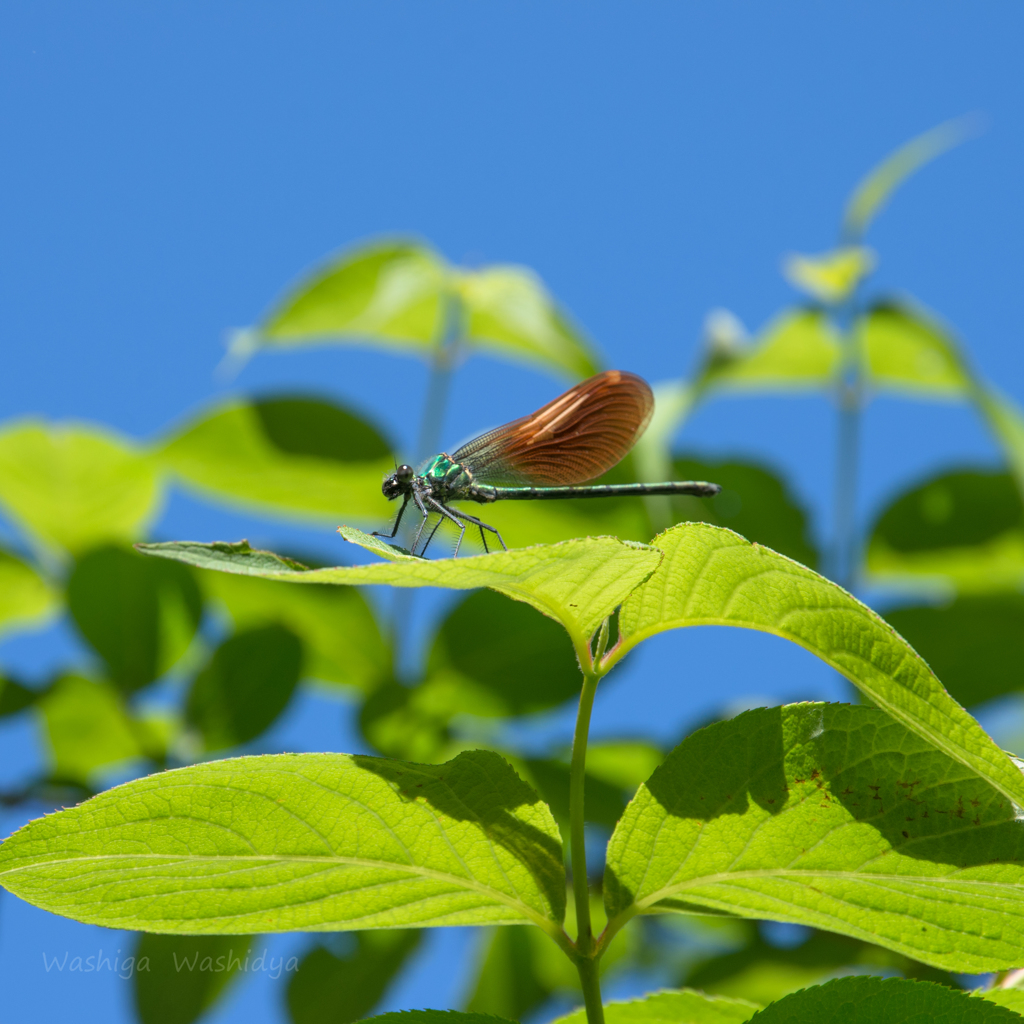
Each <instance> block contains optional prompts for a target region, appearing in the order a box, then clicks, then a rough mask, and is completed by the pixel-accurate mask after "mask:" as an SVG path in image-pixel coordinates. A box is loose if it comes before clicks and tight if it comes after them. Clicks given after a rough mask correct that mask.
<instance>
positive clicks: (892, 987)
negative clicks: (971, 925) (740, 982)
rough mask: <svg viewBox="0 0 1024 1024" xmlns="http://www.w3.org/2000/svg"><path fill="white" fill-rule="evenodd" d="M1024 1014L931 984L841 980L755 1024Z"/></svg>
mask: <svg viewBox="0 0 1024 1024" xmlns="http://www.w3.org/2000/svg"><path fill="white" fill-rule="evenodd" d="M1020 1019H1021V1018H1020V1015H1019V1014H1016V1013H1013V1012H1012V1011H1010V1010H1007V1009H1004V1008H1003V1007H997V1006H992V1005H986V1000H984V999H978V998H977V997H976V996H971V995H969V994H968V993H966V992H957V991H956V990H955V989H951V988H947V987H946V986H945V985H935V984H933V983H932V982H930V981H907V980H905V979H903V978H873V977H870V976H861V977H853V978H836V979H835V980H834V981H829V982H827V983H826V984H824V985H816V986H814V987H813V988H807V989H804V990H803V991H802V992H794V993H793V994H792V995H789V996H786V997H785V998H784V999H780V1000H779V1001H778V1002H777V1003H772V1005H771V1006H766V1007H765V1008H764V1009H763V1010H760V1011H759V1012H758V1013H756V1014H755V1015H754V1016H753V1017H751V1018H750V1020H751V1021H752V1022H753V1024H797V1022H801V1024H802V1022H803V1021H814V1024H924V1022H925V1021H941V1022H942V1024H1018V1022H1019V1021H1020Z"/></svg>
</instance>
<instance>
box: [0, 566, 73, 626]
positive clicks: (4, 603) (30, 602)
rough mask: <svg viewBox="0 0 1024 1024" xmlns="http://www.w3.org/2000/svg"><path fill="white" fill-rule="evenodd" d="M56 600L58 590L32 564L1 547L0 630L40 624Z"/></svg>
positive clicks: (55, 604)
mask: <svg viewBox="0 0 1024 1024" xmlns="http://www.w3.org/2000/svg"><path fill="white" fill-rule="evenodd" d="M59 604H60V597H59V595H58V594H57V592H56V591H55V590H54V589H53V587H51V586H50V585H49V583H47V582H46V580H44V579H43V578H42V576H40V575H39V573H37V572H36V570H35V569H33V568H32V566H30V565H29V564H28V563H27V562H23V561H22V560H21V559H20V558H17V557H16V556H15V555H12V554H11V553H10V552H9V551H4V550H3V549H2V548H0V634H3V633H7V632H12V631H14V630H17V629H23V628H25V627H26V626H34V625H39V624H41V623H42V622H43V621H44V620H45V619H47V618H48V617H49V616H51V615H53V613H54V612H55V611H56V610H57V608H58V607H59Z"/></svg>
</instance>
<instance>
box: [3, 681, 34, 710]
mask: <svg viewBox="0 0 1024 1024" xmlns="http://www.w3.org/2000/svg"><path fill="white" fill-rule="evenodd" d="M39 697H40V693H39V691H38V690H30V689H29V688H28V687H27V686H22V685H21V683H19V682H16V681H15V680H13V679H7V678H5V677H4V676H0V718H3V717H4V716H5V715H16V714H17V713H18V712H19V711H24V710H25V708H27V707H31V706H32V705H33V704H34V703H35V702H36V701H37V700H38V699H39Z"/></svg>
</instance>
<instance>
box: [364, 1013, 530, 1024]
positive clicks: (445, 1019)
mask: <svg viewBox="0 0 1024 1024" xmlns="http://www.w3.org/2000/svg"><path fill="white" fill-rule="evenodd" d="M366 1024H514V1022H512V1021H509V1020H506V1019H505V1018H504V1017H493V1016H491V1014H489V1013H462V1012H460V1011H459V1010H401V1011H400V1012H397V1013H382V1014H379V1015H378V1016H376V1017H367V1018H366Z"/></svg>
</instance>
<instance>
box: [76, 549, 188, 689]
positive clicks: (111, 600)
mask: <svg viewBox="0 0 1024 1024" xmlns="http://www.w3.org/2000/svg"><path fill="white" fill-rule="evenodd" d="M67 600H68V610H69V611H70V612H71V616H72V618H73V619H74V622H75V625H76V626H77V627H78V630H79V632H80V633H81V635H82V637H83V638H84V639H85V641H86V642H87V643H88V644H89V645H90V646H91V647H92V648H93V650H94V651H96V653H97V654H98V655H99V656H100V657H101V658H102V659H103V662H104V665H105V667H106V671H107V675H108V676H109V678H110V680H111V681H112V682H113V683H115V684H116V685H117V686H118V687H119V688H120V689H121V690H123V691H124V692H125V693H131V692H133V691H134V690H138V689H141V688H142V687H143V686H146V685H148V684H149V683H151V682H153V680H155V679H157V678H159V677H160V676H161V675H163V674H164V672H166V671H167V670H168V669H169V668H170V667H171V666H172V665H174V664H175V663H176V662H177V661H178V659H179V658H181V656H182V655H183V654H184V653H185V651H186V650H187V649H188V647H189V645H190V644H191V643H192V638H193V637H194V636H195V633H196V630H197V629H198V628H199V622H200V619H201V618H202V615H203V601H202V597H201V595H200V593H199V587H198V585H197V584H196V581H195V577H194V576H193V574H192V572H191V570H190V569H189V568H188V567H187V566H185V565H182V564H180V563H173V562H158V561H157V560H156V559H153V558H145V557H143V556H142V555H138V554H136V553H135V552H134V551H125V550H124V549H122V548H116V547H102V548H96V549H94V550H92V551H90V552H88V553H87V554H85V555H83V556H82V557H81V558H79V559H78V561H77V562H76V564H75V568H74V570H73V572H72V573H71V577H70V578H69V580H68V589H67Z"/></svg>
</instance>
